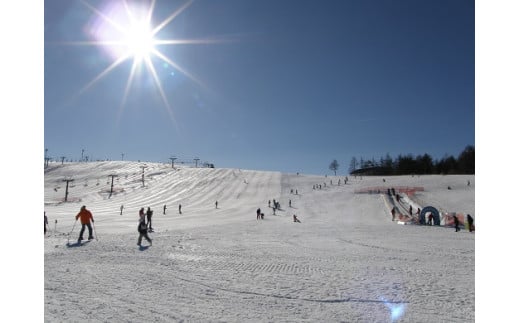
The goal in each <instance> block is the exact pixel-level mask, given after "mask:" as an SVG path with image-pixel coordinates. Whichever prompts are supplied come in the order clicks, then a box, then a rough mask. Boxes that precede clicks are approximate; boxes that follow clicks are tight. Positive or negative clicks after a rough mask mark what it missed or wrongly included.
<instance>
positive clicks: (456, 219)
mask: <svg viewBox="0 0 520 323" xmlns="http://www.w3.org/2000/svg"><path fill="white" fill-rule="evenodd" d="M453 221H454V222H455V232H459V231H460V228H459V218H457V215H454V216H453Z"/></svg>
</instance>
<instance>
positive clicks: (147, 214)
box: [146, 207, 153, 232]
mask: <svg viewBox="0 0 520 323" xmlns="http://www.w3.org/2000/svg"><path fill="white" fill-rule="evenodd" d="M152 215H153V211H152V210H151V209H150V207H148V209H147V210H146V220H147V221H148V223H147V226H148V231H150V232H152V231H153V228H152Z"/></svg>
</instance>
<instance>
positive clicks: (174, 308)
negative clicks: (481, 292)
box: [44, 162, 475, 322]
mask: <svg viewBox="0 0 520 323" xmlns="http://www.w3.org/2000/svg"><path fill="white" fill-rule="evenodd" d="M141 165H142V163H135V162H96V163H80V164H78V163H72V164H65V165H61V164H58V163H56V164H51V166H49V168H48V169H46V171H45V203H46V205H45V210H46V212H47V216H48V217H49V228H50V229H51V233H48V235H47V237H46V238H45V263H44V264H45V287H44V288H45V293H44V295H45V296H44V299H45V318H44V320H45V322H80V321H89V322H143V321H155V322H245V321H249V322H391V321H392V319H391V312H390V308H391V307H392V306H404V307H405V310H404V314H403V316H402V317H401V318H400V319H399V322H440V321H446V322H471V321H474V319H475V314H474V313H475V279H474V277H475V253H474V251H475V248H474V246H475V240H474V237H475V236H474V234H471V233H469V232H467V231H466V230H464V229H462V231H461V232H459V233H455V232H454V229H452V228H444V227H429V226H415V225H407V226H403V225H397V224H396V223H395V222H392V221H391V216H390V213H389V210H388V209H387V207H386V205H385V203H384V202H383V200H382V199H381V198H380V195H378V194H372V195H370V194H354V190H355V189H359V188H363V187H370V186H388V187H391V186H392V185H395V186H406V185H408V186H423V187H424V188H425V191H424V192H420V195H419V194H418V199H417V200H415V201H416V202H417V201H421V202H423V203H431V205H432V206H435V207H437V208H439V209H442V210H444V211H449V212H461V213H462V212H463V213H471V214H472V215H474V186H473V184H472V186H467V185H466V182H467V180H471V183H474V176H420V177H417V176H415V177H411V176H396V177H385V180H386V182H385V183H382V180H381V177H363V179H359V178H357V179H354V178H353V177H349V181H348V183H347V184H346V185H344V183H343V178H344V177H340V176H337V177H334V176H328V177H327V178H325V177H324V176H308V175H299V176H297V175H296V174H281V173H277V172H261V171H249V170H236V169H194V168H177V169H176V170H174V169H172V168H171V166H168V165H167V164H154V163H147V164H146V165H147V166H148V167H147V168H146V169H145V187H142V182H141V179H142V177H141V176H142V170H141V168H140V166H141ZM111 174H118V175H119V177H118V180H116V179H114V188H115V189H117V190H118V193H117V194H113V195H112V196H111V197H110V198H108V193H106V192H107V190H108V191H109V189H110V183H108V184H107V181H109V177H108V175H111ZM148 174H149V175H148ZM69 176H70V177H72V178H74V179H75V181H74V182H72V183H74V184H75V185H74V187H72V188H71V187H70V186H69V190H70V191H69V197H70V198H71V200H72V201H73V202H67V203H62V200H63V197H64V195H65V193H64V186H65V185H64V184H65V183H64V182H62V180H63V179H64V178H66V177H69ZM331 179H332V180H333V183H334V185H332V186H330V180H331ZM338 179H342V181H341V185H340V186H338V185H337V182H338ZM98 181H99V183H100V184H99V185H96V183H97V182H98ZM85 183H88V185H85ZM323 183H327V187H326V188H323V189H322V190H313V189H312V186H313V185H314V184H323ZM381 184H383V185H381ZM448 185H450V186H451V187H452V190H447V189H446V186H448ZM56 187H59V189H58V190H57V192H56V191H55V190H54V188H56ZM291 189H297V190H298V193H299V194H298V195H296V194H291V193H290V190H291ZM79 199H81V201H79ZM273 199H276V200H277V201H280V203H281V208H282V210H277V211H276V215H273V214H272V209H269V208H268V205H267V202H268V200H271V203H272V200H273ZM289 199H291V201H292V207H289ZM217 200H218V203H219V204H218V209H216V208H215V204H214V203H215V201H217ZM179 203H180V204H182V210H183V214H178V208H177V207H178V204H179ZM122 204H123V205H124V210H123V215H119V212H120V209H119V207H120V206H121V205H122ZM164 204H166V205H167V210H166V215H163V214H162V211H163V209H162V206H163V205H164ZM81 205H86V206H87V208H88V209H89V210H91V211H92V212H93V215H94V218H95V223H94V225H95V231H96V233H97V237H98V240H97V241H96V240H94V241H92V242H90V243H88V244H85V245H82V246H78V247H67V246H66V243H67V240H70V241H71V242H74V241H75V240H76V239H77V237H78V234H79V229H80V225H79V224H78V223H76V225H75V228H74V231H73V232H72V233H71V234H70V235H69V233H70V231H71V229H72V227H73V226H74V216H75V215H76V214H77V212H78V211H79V208H80V207H81ZM424 206H426V205H421V207H424ZM141 207H144V208H146V207H151V208H152V210H154V215H153V217H152V223H153V227H154V228H155V229H156V232H154V233H151V237H152V239H153V246H151V247H149V248H148V247H142V248H139V247H138V246H137V245H136V242H137V237H138V233H137V231H136V227H137V220H138V211H139V209H140V208H141ZM258 207H260V208H261V209H262V212H264V213H265V219H264V220H263V221H262V220H259V221H257V220H256V209H257V208H258ZM292 214H296V215H297V216H298V218H300V220H301V221H302V223H293V222H292ZM55 220H58V223H57V231H54V226H55V223H54V222H55ZM143 245H144V246H146V245H147V242H146V241H143Z"/></svg>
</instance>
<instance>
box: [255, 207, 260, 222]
mask: <svg viewBox="0 0 520 323" xmlns="http://www.w3.org/2000/svg"><path fill="white" fill-rule="evenodd" d="M260 212H261V211H260V208H258V209H256V219H257V220H259V219H260Z"/></svg>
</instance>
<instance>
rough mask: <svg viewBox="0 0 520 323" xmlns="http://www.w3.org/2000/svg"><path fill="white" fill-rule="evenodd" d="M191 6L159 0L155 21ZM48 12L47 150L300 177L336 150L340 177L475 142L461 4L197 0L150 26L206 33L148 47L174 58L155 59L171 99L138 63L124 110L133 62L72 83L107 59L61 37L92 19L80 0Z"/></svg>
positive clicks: (469, 49)
mask: <svg viewBox="0 0 520 323" xmlns="http://www.w3.org/2000/svg"><path fill="white" fill-rule="evenodd" d="M85 3H87V4H89V5H90V6H92V7H93V8H96V9H98V10H99V11H100V12H101V11H102V10H104V8H105V7H106V5H107V3H108V2H107V1H93V0H91V1H85ZM129 3H131V2H130V1H129ZM187 3H188V2H186V1H165V0H157V2H156V5H155V10H154V14H153V18H152V25H154V26H155V25H158V24H159V23H160V22H162V21H164V20H165V19H166V18H167V17H168V16H170V14H171V13H173V12H175V11H176V10H178V9H179V8H181V7H182V6H183V5H185V4H187ZM44 14H45V17H44V18H45V22H44V25H45V29H44V41H45V43H44V63H45V73H44V84H45V87H44V92H45V98H44V105H45V107H44V145H45V148H47V149H48V155H49V156H52V157H60V156H66V157H67V158H73V159H78V158H80V156H81V151H82V149H84V150H85V154H87V155H89V156H90V157H91V158H93V159H106V158H108V159H112V160H120V159H121V154H122V153H124V154H125V156H124V159H125V160H142V161H164V162H168V161H169V159H168V158H169V157H171V156H176V157H178V158H179V159H180V160H183V159H184V160H188V159H192V158H193V157H199V158H200V159H201V161H209V162H212V163H214V164H215V165H216V166H217V167H237V168H244V169H258V170H275V171H283V172H302V173H310V174H325V173H330V170H329V169H328V165H329V164H330V162H331V161H332V160H333V159H337V160H338V162H339V164H340V168H339V173H340V174H346V173H347V171H348V167H349V163H350V160H351V158H352V157H356V158H358V159H359V158H360V157H363V158H365V159H366V158H369V159H371V158H375V159H376V160H378V159H379V158H380V157H381V156H384V155H386V154H387V153H389V154H390V155H391V156H392V157H394V158H395V157H397V156H398V155H399V154H403V155H404V154H412V155H417V154H424V153H429V154H430V155H432V156H433V157H434V159H437V158H442V157H443V156H444V155H445V154H448V155H454V156H455V157H457V156H458V154H459V153H460V152H462V150H463V149H464V148H465V146H467V145H475V27H474V26H475V18H474V17H475V9H474V3H473V1H461V0H456V1H452V0H450V1H417V0H413V1H405V0H401V1H386V0H377V1H375V0H373V1H360V0H356V1H353V0H352V1H350V0H349V1H344V0H343V1H332V0H328V1H302V0H295V1H292V0H285V1H274V0H273V1H270V0H263V1H259V0H258V1H257V0H250V1H243V0H236V1H235V0H222V1H209V0H199V1H194V2H193V3H191V4H189V5H188V6H187V7H185V9H184V10H183V11H182V12H181V13H180V14H179V15H178V16H176V17H175V19H173V20H172V21H171V22H170V23H169V24H168V25H166V26H165V27H164V28H163V29H161V30H160V31H159V33H158V34H157V35H156V38H158V39H199V40H201V39H211V40H214V41H218V42H217V43H207V44H180V45H158V46H157V48H158V49H159V50H160V51H161V52H162V53H163V54H164V55H165V56H166V57H168V58H169V59H170V60H171V61H173V62H174V63H175V64H178V66H180V67H181V68H182V69H183V70H182V71H181V70H179V69H177V68H175V67H174V66H172V65H171V64H165V62H164V61H162V60H161V59H159V58H152V62H153V65H154V68H155V70H156V72H157V77H158V79H159V80H160V83H161V86H162V88H163V90H164V93H165V96H166V99H167V101H168V104H169V105H170V107H167V106H166V105H165V104H164V102H163V100H162V99H161V96H160V92H159V91H158V88H157V85H156V83H155V81H154V79H153V77H152V76H151V74H150V73H147V70H146V68H144V67H143V69H142V73H141V74H140V75H138V76H136V77H135V78H134V81H133V83H132V86H131V88H130V91H129V93H128V96H127V99H126V101H125V104H124V105H123V106H121V103H122V100H123V97H124V93H125V86H126V84H127V80H128V78H129V75H130V70H131V66H132V60H131V59H129V60H127V61H125V62H124V63H122V64H120V65H118V66H117V67H115V68H114V69H113V70H112V71H111V72H110V73H108V74H107V75H106V76H104V77H103V78H101V79H99V81H97V82H96V83H95V84H93V85H92V86H91V87H89V88H88V89H87V90H86V91H82V89H83V88H84V87H85V86H86V85H87V84H88V83H89V82H91V81H92V80H93V79H94V78H96V76H98V75H99V74H100V73H102V72H103V71H104V70H105V69H106V68H107V67H108V66H109V65H110V64H112V62H113V61H114V59H115V58H114V57H112V56H110V53H109V52H108V51H107V49H106V48H103V47H102V46H78V45H71V44H70V42H74V41H87V40H92V38H90V37H89V32H90V33H91V32H92V31H93V30H95V29H94V28H95V27H96V26H98V25H96V21H98V23H99V21H100V20H102V19H100V16H99V15H97V14H96V13H94V11H93V10H91V9H89V8H88V6H87V5H85V4H84V3H82V2H80V1H58V0H54V1H53V0H47V1H45V5H44ZM67 42H69V43H67ZM183 71H186V72H188V73H189V75H187V74H185V73H183Z"/></svg>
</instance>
